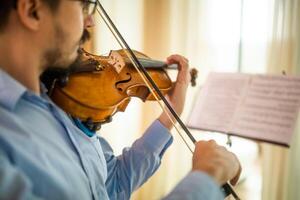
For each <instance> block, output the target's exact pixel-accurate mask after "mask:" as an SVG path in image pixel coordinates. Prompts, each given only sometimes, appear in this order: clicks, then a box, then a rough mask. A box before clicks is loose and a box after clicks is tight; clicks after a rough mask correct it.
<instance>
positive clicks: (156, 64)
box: [138, 58, 178, 70]
mask: <svg viewBox="0 0 300 200" xmlns="http://www.w3.org/2000/svg"><path fill="white" fill-rule="evenodd" d="M138 60H139V61H140V63H141V64H142V65H143V67H145V68H146V69H159V68H163V69H176V70H177V69H178V65H177V64H171V65H167V64H166V63H165V62H163V61H159V60H151V59H144V58H139V59H138Z"/></svg>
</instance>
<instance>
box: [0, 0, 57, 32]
mask: <svg viewBox="0 0 300 200" xmlns="http://www.w3.org/2000/svg"><path fill="white" fill-rule="evenodd" d="M42 1H44V2H45V3H46V4H48V6H49V7H50V9H51V10H52V11H55V10H56V8H57V7H58V4H59V1H60V0H42ZM17 2H18V0H0V32H1V31H3V29H4V27H5V25H6V23H7V20H8V16H9V13H10V12H11V11H12V10H13V9H16V5H17Z"/></svg>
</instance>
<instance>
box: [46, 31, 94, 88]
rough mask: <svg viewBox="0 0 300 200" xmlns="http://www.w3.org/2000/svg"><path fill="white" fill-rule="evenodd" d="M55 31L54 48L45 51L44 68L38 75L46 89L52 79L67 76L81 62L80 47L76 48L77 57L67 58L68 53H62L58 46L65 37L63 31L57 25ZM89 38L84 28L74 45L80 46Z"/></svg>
mask: <svg viewBox="0 0 300 200" xmlns="http://www.w3.org/2000/svg"><path fill="white" fill-rule="evenodd" d="M55 32H56V34H55V35H56V38H58V40H57V44H56V48H55V49H52V50H49V51H47V52H46V53H45V56H44V59H45V60H46V64H45V65H44V67H43V69H45V70H44V71H43V73H42V74H41V76H40V80H41V81H42V82H43V83H44V84H45V86H46V88H48V89H49V86H50V85H51V84H52V82H53V80H54V79H57V78H61V77H65V76H68V74H69V73H70V72H71V71H72V69H74V68H76V67H78V66H81V62H82V61H81V49H80V48H78V50H77V57H76V58H75V60H73V61H70V60H69V59H68V58H69V55H65V54H64V53H62V51H61V49H60V48H59V45H61V44H63V41H64V40H65V38H66V37H65V34H64V33H63V31H62V30H61V29H60V28H58V27H57V28H56V31H55ZM89 39H90V33H89V32H88V30H86V29H84V31H83V33H82V36H81V38H80V40H79V41H78V43H77V44H76V45H75V46H76V47H77V46H80V45H82V44H84V43H85V42H86V41H88V40H89ZM74 48H75V47H74Z"/></svg>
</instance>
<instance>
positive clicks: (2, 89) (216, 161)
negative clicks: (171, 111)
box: [0, 0, 240, 200]
mask: <svg viewBox="0 0 300 200" xmlns="http://www.w3.org/2000/svg"><path fill="white" fill-rule="evenodd" d="M90 6H93V1H85V0H82V1H81V0H4V1H1V2H0V116H1V117H0V144H1V145H0V199H129V198H130V195H131V193H132V192H133V191H134V190H135V189H137V188H138V187H139V186H140V185H141V184H143V183H144V182H145V181H146V180H147V178H149V177H150V176H151V175H152V174H153V173H154V172H155V171H156V169H157V168H158V166H159V164H160V159H161V157H162V155H163V153H164V151H165V150H166V148H167V147H168V146H169V145H170V144H171V142H172V138H171V136H170V134H169V129H171V128H172V125H171V123H170V121H169V120H168V118H167V117H166V115H165V114H164V113H162V115H161V116H160V117H159V119H157V120H155V121H154V122H153V124H152V125H151V126H150V127H149V128H148V130H147V131H146V133H145V134H144V135H143V136H142V137H141V138H139V139H138V140H137V141H136V142H135V143H134V144H133V145H132V147H131V148H129V149H125V150H124V151H123V154H122V155H121V156H118V157H115V156H114V155H113V152H112V150H111V148H110V146H109V145H108V143H107V142H106V141H105V140H104V139H103V138H101V137H98V136H96V135H92V134H91V135H88V134H85V133H84V132H83V131H85V132H86V133H87V132H88V130H86V129H85V127H83V126H81V125H82V124H80V123H78V126H79V128H81V129H82V130H83V131H82V130H81V129H79V128H78V127H77V126H75V125H74V122H73V121H72V120H70V118H69V117H68V116H67V115H66V114H65V113H64V112H63V111H62V110H60V109H59V108H58V107H57V106H56V105H55V104H53V103H52V102H51V101H50V100H49V99H48V97H47V96H46V95H45V93H44V91H43V88H42V87H41V86H40V83H39V76H40V74H41V73H42V72H43V71H45V70H46V69H48V68H49V67H50V66H55V67H56V68H67V67H68V66H69V65H70V64H71V63H72V62H74V60H75V59H76V57H77V54H78V53H77V52H78V49H79V47H80V45H81V44H82V43H83V42H84V40H85V38H86V37H85V36H84V35H86V34H83V33H84V30H85V29H86V28H88V27H91V26H93V19H92V17H91V15H92V14H93V13H92V12H91V11H93V10H94V9H93V8H92V9H91V8H90ZM167 62H168V63H178V64H179V66H180V70H179V75H178V77H177V83H176V86H175V88H174V90H173V91H172V93H171V94H169V100H170V103H171V104H172V105H173V106H174V108H175V110H176V111H177V112H178V113H179V114H180V113H181V112H182V109H183V104H184V99H185V93H186V88H187V85H188V82H189V75H188V74H189V73H188V64H187V60H186V59H185V58H184V57H182V56H179V55H173V56H170V57H169V58H168V61H167ZM41 90H42V91H41ZM175 96H176V98H175ZM239 174H240V165H239V162H238V160H237V159H236V157H235V155H234V154H232V153H230V152H228V151H227V150H226V149H225V148H224V147H221V146H218V145H217V144H216V143H215V142H214V141H209V142H204V141H201V142H198V143H197V144H196V148H195V153H194V156H193V168H192V171H191V172H190V173H189V174H188V175H187V176H186V177H185V178H184V179H183V180H182V181H181V182H180V183H179V184H178V186H177V187H176V188H175V189H174V190H173V191H172V192H171V193H170V194H169V195H168V196H166V197H165V198H166V199H205V200H209V199H222V198H223V195H222V193H221V192H220V185H222V184H224V183H225V182H227V181H229V180H231V182H232V184H235V183H236V182H237V180H238V177H239Z"/></svg>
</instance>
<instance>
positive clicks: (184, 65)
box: [167, 54, 189, 71]
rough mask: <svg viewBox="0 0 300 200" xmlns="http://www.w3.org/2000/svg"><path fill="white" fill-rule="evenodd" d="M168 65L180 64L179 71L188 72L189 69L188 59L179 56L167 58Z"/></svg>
mask: <svg viewBox="0 0 300 200" xmlns="http://www.w3.org/2000/svg"><path fill="white" fill-rule="evenodd" d="M167 64H179V71H181V70H184V71H186V70H188V68H189V61H188V59H187V58H185V57H183V56H181V55H178V54H174V55H171V56H169V57H168V58H167Z"/></svg>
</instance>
